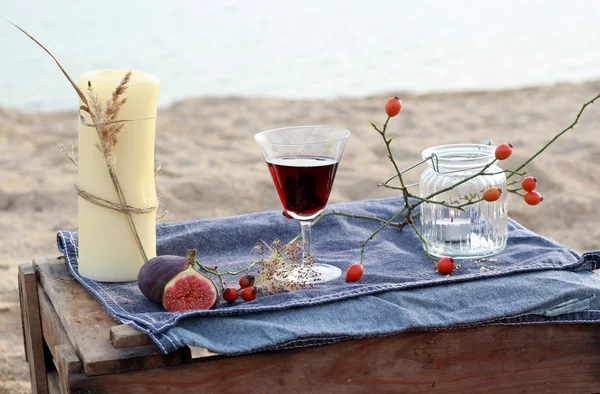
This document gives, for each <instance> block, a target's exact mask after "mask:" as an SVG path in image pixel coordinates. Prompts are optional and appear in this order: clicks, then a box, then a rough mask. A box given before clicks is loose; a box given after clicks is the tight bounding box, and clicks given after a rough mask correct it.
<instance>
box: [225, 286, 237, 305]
mask: <svg viewBox="0 0 600 394" xmlns="http://www.w3.org/2000/svg"><path fill="white" fill-rule="evenodd" d="M237 298H238V291H237V289H236V288H235V287H228V288H226V289H223V299H224V300H225V301H227V302H234V301H235V300H237Z"/></svg>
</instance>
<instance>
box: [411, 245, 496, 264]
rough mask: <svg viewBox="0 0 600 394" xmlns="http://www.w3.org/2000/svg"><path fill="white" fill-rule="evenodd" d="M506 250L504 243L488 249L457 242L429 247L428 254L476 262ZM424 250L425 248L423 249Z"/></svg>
mask: <svg viewBox="0 0 600 394" xmlns="http://www.w3.org/2000/svg"><path fill="white" fill-rule="evenodd" d="M505 248H506V241H504V242H501V243H500V244H497V245H491V247H488V248H473V247H471V245H468V244H465V243H463V244H461V243H457V242H444V243H436V244H434V245H429V254H430V255H432V256H434V257H444V256H448V257H452V258H453V259H455V260H477V259H482V258H485V257H491V256H493V255H495V254H498V253H500V252H502V251H503V250H504V249H505ZM423 249H425V248H423Z"/></svg>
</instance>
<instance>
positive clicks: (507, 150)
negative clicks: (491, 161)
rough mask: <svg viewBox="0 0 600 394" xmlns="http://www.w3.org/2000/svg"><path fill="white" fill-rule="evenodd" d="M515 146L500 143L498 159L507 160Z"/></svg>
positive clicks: (497, 150)
mask: <svg viewBox="0 0 600 394" xmlns="http://www.w3.org/2000/svg"><path fill="white" fill-rule="evenodd" d="M512 151H513V146H512V145H511V144H500V145H498V147H497V148H496V159H498V160H506V159H508V158H509V157H510V155H512Z"/></svg>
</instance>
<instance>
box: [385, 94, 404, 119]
mask: <svg viewBox="0 0 600 394" xmlns="http://www.w3.org/2000/svg"><path fill="white" fill-rule="evenodd" d="M401 110H402V101H400V99H399V98H398V97H390V98H389V99H388V100H387V101H386V102H385V113H386V114H387V116H389V117H390V118H393V117H394V116H396V115H398V114H399V113H400V111H401Z"/></svg>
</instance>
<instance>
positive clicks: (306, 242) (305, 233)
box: [300, 220, 312, 264]
mask: <svg viewBox="0 0 600 394" xmlns="http://www.w3.org/2000/svg"><path fill="white" fill-rule="evenodd" d="M310 227H311V221H310V220H300V228H301V229H302V264H305V263H306V262H307V261H309V259H310V256H311V255H312V250H311V242H310Z"/></svg>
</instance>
